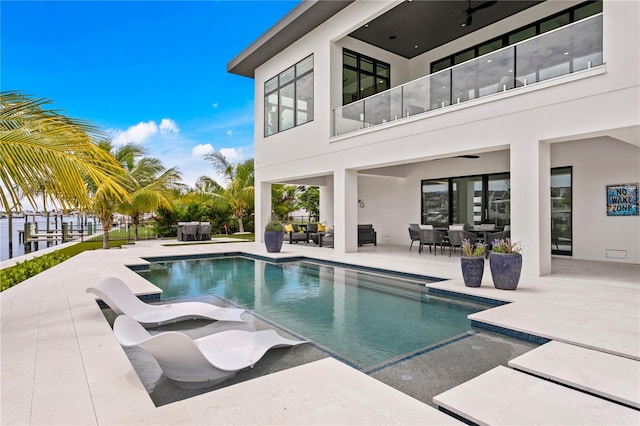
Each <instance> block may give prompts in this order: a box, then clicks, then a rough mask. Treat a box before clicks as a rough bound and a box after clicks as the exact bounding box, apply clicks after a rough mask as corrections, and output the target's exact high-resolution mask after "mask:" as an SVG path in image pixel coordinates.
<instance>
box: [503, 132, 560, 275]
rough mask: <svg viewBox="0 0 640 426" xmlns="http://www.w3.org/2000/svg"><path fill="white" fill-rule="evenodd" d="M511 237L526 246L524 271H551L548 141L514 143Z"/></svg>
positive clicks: (512, 153)
mask: <svg viewBox="0 0 640 426" xmlns="http://www.w3.org/2000/svg"><path fill="white" fill-rule="evenodd" d="M510 162H511V166H510V169H511V170H510V172H511V225H512V227H511V238H512V240H513V241H516V242H518V241H519V242H521V243H522V245H523V246H524V250H523V253H522V274H523V275H530V276H541V275H547V274H549V273H551V155H550V149H549V144H547V143H542V142H538V141H527V140H521V141H518V142H516V143H513V144H511V157H510Z"/></svg>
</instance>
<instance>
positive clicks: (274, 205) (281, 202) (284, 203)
mask: <svg viewBox="0 0 640 426" xmlns="http://www.w3.org/2000/svg"><path fill="white" fill-rule="evenodd" d="M297 192H298V187H296V186H294V185H283V184H279V183H278V184H273V185H271V211H272V213H273V217H272V219H274V220H282V221H286V220H287V219H288V218H289V215H291V213H292V212H293V211H295V210H296V209H297V208H298V202H297V196H296V195H297Z"/></svg>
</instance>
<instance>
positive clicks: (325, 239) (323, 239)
mask: <svg viewBox="0 0 640 426" xmlns="http://www.w3.org/2000/svg"><path fill="white" fill-rule="evenodd" d="M333 235H334V227H333V226H332V227H331V228H329V229H328V231H327V232H326V233H325V234H320V235H319V236H318V245H319V246H320V247H333Z"/></svg>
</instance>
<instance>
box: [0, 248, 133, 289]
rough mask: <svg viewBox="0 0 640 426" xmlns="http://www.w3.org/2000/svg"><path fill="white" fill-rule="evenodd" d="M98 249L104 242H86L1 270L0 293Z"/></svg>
mask: <svg viewBox="0 0 640 426" xmlns="http://www.w3.org/2000/svg"><path fill="white" fill-rule="evenodd" d="M126 243H127V242H126V241H124V240H119V241H110V242H109V245H110V246H111V247H112V248H114V247H120V246H121V245H123V244H126ZM96 249H102V241H85V242H82V243H78V244H74V245H72V246H69V247H65V248H63V249H60V250H56V251H54V252H52V253H48V254H44V255H42V256H38V257H34V258H32V259H29V260H25V261H24V262H18V263H17V264H15V265H14V266H10V267H8V268H4V269H2V270H0V291H5V290H6V289H8V288H10V287H13V286H14V285H16V284H19V283H21V282H22V281H24V280H26V279H28V278H31V277H33V276H34V275H37V274H39V273H40V272H42V271H44V270H47V269H49V268H53V267H54V266H56V265H58V264H60V263H62V262H64V261H65V260H67V259H69V258H71V257H73V256H75V255H76V254H78V253H82V252H83V251H86V250H96Z"/></svg>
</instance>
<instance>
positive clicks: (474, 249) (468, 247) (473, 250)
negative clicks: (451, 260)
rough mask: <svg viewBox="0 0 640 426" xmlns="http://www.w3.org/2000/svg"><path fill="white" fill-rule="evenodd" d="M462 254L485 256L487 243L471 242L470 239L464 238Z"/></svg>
mask: <svg viewBox="0 0 640 426" xmlns="http://www.w3.org/2000/svg"><path fill="white" fill-rule="evenodd" d="M461 248H462V255H463V256H467V257H482V256H484V251H485V245H484V244H482V243H475V244H471V241H469V240H462V247H461Z"/></svg>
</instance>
